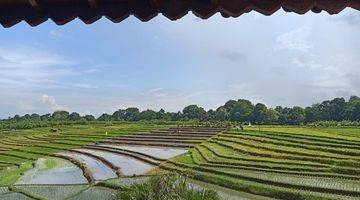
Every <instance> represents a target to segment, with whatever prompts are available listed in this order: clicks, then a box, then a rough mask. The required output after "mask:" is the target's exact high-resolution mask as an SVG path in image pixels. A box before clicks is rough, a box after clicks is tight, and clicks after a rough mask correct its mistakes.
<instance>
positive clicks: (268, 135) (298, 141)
mask: <svg viewBox="0 0 360 200" xmlns="http://www.w3.org/2000/svg"><path fill="white" fill-rule="evenodd" d="M239 134H242V135H250V136H255V137H260V138H268V139H274V140H280V141H286V142H291V143H296V144H305V145H313V146H320V147H334V148H348V149H357V150H359V149H360V146H359V145H349V144H339V143H331V142H326V141H313V140H310V139H305V138H303V139H302V138H290V137H286V136H281V135H278V134H271V133H264V132H261V133H259V132H249V131H243V132H227V133H224V134H223V135H231V136H236V135H239Z"/></svg>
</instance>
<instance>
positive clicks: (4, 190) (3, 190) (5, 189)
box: [0, 187, 10, 195]
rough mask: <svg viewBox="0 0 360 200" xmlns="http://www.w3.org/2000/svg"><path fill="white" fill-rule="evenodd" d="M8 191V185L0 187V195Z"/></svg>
mask: <svg viewBox="0 0 360 200" xmlns="http://www.w3.org/2000/svg"><path fill="white" fill-rule="evenodd" d="M8 192H10V190H9V188H8V187H0V195H1V194H5V193H8Z"/></svg>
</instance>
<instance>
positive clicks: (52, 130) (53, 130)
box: [50, 128, 59, 133]
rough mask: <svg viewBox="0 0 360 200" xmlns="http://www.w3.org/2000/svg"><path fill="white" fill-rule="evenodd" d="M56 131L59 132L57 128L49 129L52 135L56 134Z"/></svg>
mask: <svg viewBox="0 0 360 200" xmlns="http://www.w3.org/2000/svg"><path fill="white" fill-rule="evenodd" d="M58 131H59V129H58V128H51V129H50V132H52V133H56V132H58Z"/></svg>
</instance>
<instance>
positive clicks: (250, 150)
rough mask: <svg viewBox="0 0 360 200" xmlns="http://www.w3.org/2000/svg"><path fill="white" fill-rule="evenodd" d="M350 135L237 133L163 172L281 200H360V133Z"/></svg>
mask: <svg viewBox="0 0 360 200" xmlns="http://www.w3.org/2000/svg"><path fill="white" fill-rule="evenodd" d="M277 128H279V129H277ZM335 130H339V128H336V129H335ZM350 130H353V132H356V133H359V135H356V134H350V132H349V131H350ZM345 132H347V134H339V135H337V134H336V131H334V130H332V129H330V128H326V129H324V131H322V129H320V128H316V129H313V128H307V127H276V126H274V127H260V131H259V128H258V127H250V128H249V127H246V128H245V130H243V131H240V130H235V129H232V130H228V131H225V132H224V133H221V134H219V135H217V136H214V137H212V138H211V139H209V140H207V141H205V142H202V143H201V144H199V145H197V146H195V148H193V149H192V150H191V151H190V152H189V153H187V154H185V155H181V156H178V157H176V158H173V159H171V160H169V161H167V162H164V163H162V164H161V165H160V168H162V169H165V170H174V171H180V172H184V173H190V174H191V175H193V176H194V178H196V179H198V180H201V181H205V182H209V183H213V184H217V185H220V186H224V187H228V188H231V189H235V190H238V191H243V192H247V193H252V194H256V195H262V196H268V197H273V198H279V199H359V198H360V170H359V166H360V165H359V164H360V160H359V155H360V154H359V153H360V151H359V149H360V142H359V141H360V129H357V128H352V129H347V130H346V131H345ZM292 136H294V137H292ZM354 138H356V139H354ZM297 141H299V142H297ZM327 144H329V146H327Z"/></svg>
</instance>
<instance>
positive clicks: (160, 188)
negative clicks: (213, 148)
mask: <svg viewBox="0 0 360 200" xmlns="http://www.w3.org/2000/svg"><path fill="white" fill-rule="evenodd" d="M187 179H188V178H187V177H186V176H183V175H177V174H167V175H161V176H154V177H151V178H150V179H149V180H147V181H145V182H143V183H135V184H132V185H131V186H128V187H123V188H122V189H120V190H119V191H118V195H117V197H118V199H124V200H202V199H204V200H218V199H220V198H219V196H218V194H217V193H216V192H215V191H213V190H199V189H195V188H194V187H189V185H188V181H187Z"/></svg>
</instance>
